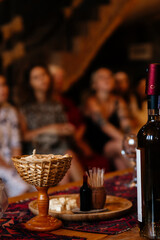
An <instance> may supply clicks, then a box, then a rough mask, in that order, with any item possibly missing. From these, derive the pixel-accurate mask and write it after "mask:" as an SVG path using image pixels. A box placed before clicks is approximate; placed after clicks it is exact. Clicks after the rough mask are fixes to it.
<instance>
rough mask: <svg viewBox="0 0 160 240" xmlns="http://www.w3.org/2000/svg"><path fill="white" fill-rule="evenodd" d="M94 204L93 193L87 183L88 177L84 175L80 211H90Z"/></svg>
mask: <svg viewBox="0 0 160 240" xmlns="http://www.w3.org/2000/svg"><path fill="white" fill-rule="evenodd" d="M91 204H92V191H91V189H90V187H89V186H88V183H87V175H86V174H84V175H83V185H82V187H81V188H80V210H81V211H90V210H91Z"/></svg>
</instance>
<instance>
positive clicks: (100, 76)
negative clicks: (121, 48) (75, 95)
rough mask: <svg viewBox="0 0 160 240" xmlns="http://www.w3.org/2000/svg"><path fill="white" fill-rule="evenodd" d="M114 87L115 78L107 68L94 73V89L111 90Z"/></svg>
mask: <svg viewBox="0 0 160 240" xmlns="http://www.w3.org/2000/svg"><path fill="white" fill-rule="evenodd" d="M114 87H115V80H114V78H113V74H112V72H111V71H110V70H108V69H100V70H98V71H97V73H96V75H95V80H94V83H93V88H94V89H95V90H96V91H105V92H111V91H112V90H113V89H114Z"/></svg>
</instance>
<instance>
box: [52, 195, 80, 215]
mask: <svg viewBox="0 0 160 240" xmlns="http://www.w3.org/2000/svg"><path fill="white" fill-rule="evenodd" d="M76 207H77V201H76V199H75V198H72V197H60V198H52V199H50V200H49V210H51V211H56V212H64V211H71V210H72V209H73V208H76Z"/></svg>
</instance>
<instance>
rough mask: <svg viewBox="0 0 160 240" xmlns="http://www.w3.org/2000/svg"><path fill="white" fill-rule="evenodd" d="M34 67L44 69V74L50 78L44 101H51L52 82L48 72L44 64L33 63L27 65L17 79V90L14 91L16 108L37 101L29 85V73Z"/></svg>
mask: <svg viewBox="0 0 160 240" xmlns="http://www.w3.org/2000/svg"><path fill="white" fill-rule="evenodd" d="M35 67H41V68H43V69H45V71H46V73H47V74H48V75H49V76H50V86H49V88H48V91H47V93H46V100H48V101H51V100H52V98H53V97H52V94H53V82H52V80H51V75H50V72H49V70H48V68H47V66H46V65H45V64H42V63H34V64H31V65H29V66H28V67H26V68H25V69H24V71H23V72H22V74H21V77H20V78H19V81H18V84H17V89H16V91H15V95H16V96H15V102H16V104H17V105H18V106H22V105H25V104H28V103H33V102H36V101H37V99H36V97H35V94H34V90H33V88H32V87H31V85H30V73H31V71H32V69H34V68H35Z"/></svg>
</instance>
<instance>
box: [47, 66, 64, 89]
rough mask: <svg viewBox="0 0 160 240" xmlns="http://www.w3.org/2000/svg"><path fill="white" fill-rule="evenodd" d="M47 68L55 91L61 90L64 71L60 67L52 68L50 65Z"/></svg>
mask: <svg viewBox="0 0 160 240" xmlns="http://www.w3.org/2000/svg"><path fill="white" fill-rule="evenodd" d="M49 70H50V72H51V74H52V76H53V86H54V91H55V92H60V93H61V92H62V91H63V86H64V78H65V72H64V70H63V69H61V68H54V67H53V68H52V66H50V67H49Z"/></svg>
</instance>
